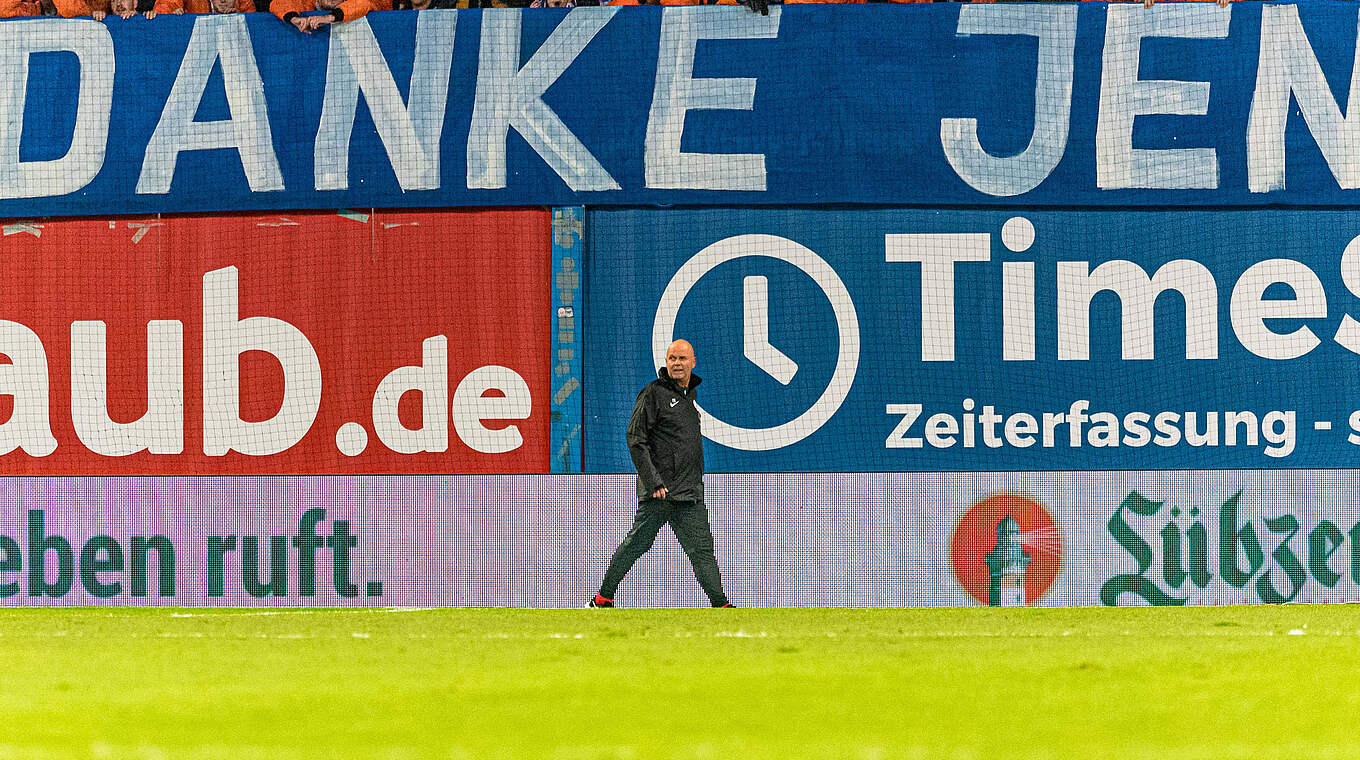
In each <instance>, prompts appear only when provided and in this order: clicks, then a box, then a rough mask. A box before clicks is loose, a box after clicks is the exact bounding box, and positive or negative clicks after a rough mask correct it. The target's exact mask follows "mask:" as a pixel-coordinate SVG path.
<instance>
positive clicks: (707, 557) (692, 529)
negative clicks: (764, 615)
mask: <svg viewBox="0 0 1360 760" xmlns="http://www.w3.org/2000/svg"><path fill="white" fill-rule="evenodd" d="M694 364H695V361H694V347H693V346H691V345H690V344H689V343H688V342H687V341H683V340H677V341H675V342H674V343H672V344H671V345H670V347H669V348H667V349H666V366H664V367H662V368H660V369H659V370H658V371H657V379H655V380H653V381H652V382H650V383H648V384H647V386H646V387H644V388H643V389H642V391H641V392H640V393H638V397H637V403H635V404H634V405H633V416H632V418H631V419H629V420H628V454H629V455H630V456H632V458H633V467H634V468H636V469H637V473H638V480H637V496H638V509H637V515H636V516H635V517H634V518H633V527H632V529H631V530H629V531H628V535H627V536H625V537H624V539H623V543H621V544H619V548H618V549H615V550H614V556H613V557H612V558H610V560H609V569H608V570H606V571H605V574H604V581H603V582H602V583H601V584H600V593H598V594H596V595H595V598H594V599H591V600H590V606H591V607H613V606H614V592H615V590H616V589H618V587H619V583H620V582H621V581H622V580H623V576H625V575H627V574H628V571H629V570H631V569H632V567H633V563H634V562H637V560H638V557H641V556H642V555H643V554H644V553H646V551H647V550H648V549H650V548H652V542H653V541H655V540H656V534H657V532H658V531H660V530H661V526H663V525H665V524H667V523H670V526H671V529H672V530H674V531H675V537H676V538H677V539H679V540H680V547H681V548H682V549H684V550H685V555H686V556H688V557H689V561H690V564H691V565H693V566H694V577H695V578H698V579H699V585H700V586H702V587H703V589H704V593H705V594H707V595H708V601H709V602H710V603H711V604H712V605H713V606H714V607H732V606H733V605H732V604H731V603H730V602H728V601H727V595H726V594H724V593H723V587H722V576H721V575H720V574H719V573H718V560H717V559H716V558H714V556H713V531H712V530H711V529H710V528H709V525H708V508H707V507H706V506H705V505H704V449H703V441H702V439H701V437H700V435H699V410H698V409H697V408H695V406H694V391H695V389H696V388H698V386H699V382H700V378H699V376H698V375H696V374H694Z"/></svg>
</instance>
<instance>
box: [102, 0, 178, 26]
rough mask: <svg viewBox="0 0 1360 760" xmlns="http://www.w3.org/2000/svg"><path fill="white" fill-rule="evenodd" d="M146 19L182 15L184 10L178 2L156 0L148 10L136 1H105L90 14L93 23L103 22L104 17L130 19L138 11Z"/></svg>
mask: <svg viewBox="0 0 1360 760" xmlns="http://www.w3.org/2000/svg"><path fill="white" fill-rule="evenodd" d="M139 10H140V11H141V14H142V15H143V16H145V17H146V18H148V19H152V18H155V17H156V16H157V15H158V14H161V13H173V14H178V13H183V12H184V8H183V7H182V6H181V5H180V0H156V4H155V5H154V6H152V7H150V8H144V7H142V6H140V5H139V4H138V2H137V0H107V4H106V5H105V6H104V7H102V8H100V9H99V10H97V11H93V12H91V14H90V15H91V16H93V17H94V20H95V21H103V20H104V18H105V17H106V16H110V15H113V16H117V17H119V18H121V19H130V18H132V17H133V16H136V15H137V13H138V11H139Z"/></svg>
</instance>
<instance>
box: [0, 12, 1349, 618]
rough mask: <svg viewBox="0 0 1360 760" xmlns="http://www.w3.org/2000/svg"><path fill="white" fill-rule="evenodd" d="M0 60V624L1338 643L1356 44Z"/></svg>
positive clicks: (1120, 22) (349, 45)
mask: <svg viewBox="0 0 1360 760" xmlns="http://www.w3.org/2000/svg"><path fill="white" fill-rule="evenodd" d="M936 6H938V7H936ZM3 24H4V26H3V30H4V31H8V32H12V33H9V34H7V35H0V57H4V60H7V61H9V62H10V63H11V64H12V65H11V66H10V67H9V69H10V70H12V71H15V72H22V76H17V75H16V76H15V77H14V78H12V80H11V82H10V85H9V96H7V97H4V98H0V117H2V118H0V124H7V125H9V126H7V127H5V128H4V129H0V133H3V136H4V145H3V146H0V147H4V148H5V149H4V150H0V216H3V217H4V218H6V219H8V221H7V222H6V223H5V224H4V225H3V233H4V234H3V236H0V277H3V281H4V282H5V283H6V287H5V288H4V289H3V292H0V354H3V355H4V356H5V357H6V359H7V363H4V364H0V404H2V405H3V408H0V451H3V452H4V453H3V454H0V473H3V475H4V476H5V477H4V478H0V490H2V491H3V503H4V504H5V505H6V507H5V509H4V510H0V603H11V604H91V603H120V604H186V605H200V604H228V605H245V604H275V605H350V604H356V605H361V604H367V605H523V606H546V607H559V606H579V605H580V604H582V603H584V601H585V600H586V599H588V598H589V597H590V595H591V594H593V593H594V592H595V590H596V589H597V588H598V586H599V582H600V578H601V576H602V574H603V572H604V568H605V565H606V563H607V562H608V559H609V556H610V553H611V552H612V551H613V549H614V547H615V546H616V545H617V544H618V542H619V540H620V539H622V538H623V536H624V534H625V532H626V531H627V530H628V527H629V525H630V522H631V520H632V517H633V512H634V510H635V509H636V507H637V498H636V494H635V482H634V477H633V461H632V459H631V458H630V456H629V452H628V449H627V447H626V445H625V441H624V428H625V426H626V424H627V421H628V419H629V416H630V414H631V412H632V409H633V406H634V403H635V399H636V397H637V394H638V391H639V390H640V389H641V388H642V387H643V386H644V385H646V384H647V383H648V382H651V381H652V380H654V379H656V377H657V371H658V368H659V367H660V366H661V365H662V364H663V362H664V359H665V352H666V348H667V346H668V345H669V344H670V342H671V341H672V340H674V339H677V338H683V339H687V340H688V341H689V342H691V343H692V344H693V347H694V349H695V352H696V356H697V366H696V368H695V373H696V374H697V375H698V376H700V377H701V378H702V381H701V384H700V385H699V386H697V390H696V393H697V402H698V406H699V407H700V416H701V421H702V430H703V434H704V437H705V443H704V452H705V458H706V468H707V471H708V473H709V476H708V478H707V481H706V502H707V509H708V510H709V515H710V519H711V523H712V527H713V530H714V534H715V537H716V542H717V556H718V561H719V564H720V566H721V567H722V570H723V574H724V579H725V583H726V587H727V591H728V593H729V595H730V596H731V597H732V598H733V600H734V601H736V602H738V603H739V604H742V605H756V606H808V605H822V604H839V605H849V606H893V605H966V604H996V605H1009V604H1015V605H1019V604H1044V605H1095V604H1143V603H1146V604H1216V603H1256V602H1271V603H1273V602H1285V601H1357V600H1360V514H1357V513H1356V512H1355V509H1354V504H1355V503H1356V498H1355V495H1356V493H1355V492H1356V490H1357V488H1360V478H1358V477H1357V476H1356V474H1355V469H1354V464H1355V462H1356V461H1357V459H1356V455H1355V453H1356V451H1357V449H1356V447H1357V446H1360V403H1357V402H1356V401H1355V400H1354V394H1353V393H1352V392H1351V388H1350V386H1351V382H1350V379H1351V377H1352V376H1353V375H1354V372H1353V371H1352V370H1353V369H1354V368H1355V366H1356V362H1357V356H1360V322H1357V318H1360V317H1356V316H1353V314H1355V313H1356V312H1357V304H1358V303H1360V301H1358V299H1360V243H1357V242H1356V241H1358V240H1360V213H1357V212H1355V211H1352V210H1350V208H1349V206H1350V204H1352V203H1354V201H1355V198H1354V189H1355V188H1357V187H1360V174H1357V173H1356V172H1357V169H1356V166H1358V165H1360V164H1357V163H1356V162H1355V161H1354V160H1353V158H1352V156H1356V155H1360V147H1357V146H1355V145H1353V143H1354V139H1353V136H1352V134H1351V133H1352V132H1353V131H1354V130H1353V129H1351V128H1350V127H1349V126H1348V124H1349V123H1350V122H1349V121H1348V120H1347V119H1346V117H1345V116H1344V114H1345V113H1347V112H1348V111H1347V109H1348V103H1349V99H1348V98H1347V97H1346V96H1345V93H1346V92H1347V91H1348V88H1347V86H1346V85H1345V84H1344V83H1345V82H1349V81H1352V79H1353V75H1354V72H1353V71H1352V69H1353V68H1354V65H1353V64H1354V60H1355V50H1356V32H1355V12H1354V10H1353V9H1352V10H1346V9H1345V8H1344V7H1341V6H1334V5H1330V4H1321V3H1318V4H1311V3H1305V4H1299V5H1293V4H1270V5H1264V4H1247V3H1238V4H1234V5H1232V6H1231V7H1229V8H1218V7H1216V6H1215V5H1213V4H1210V3H1158V4H1156V5H1155V6H1154V7H1153V8H1152V9H1150V10H1149V9H1144V8H1142V7H1141V4H1110V5H1106V4H1104V3H1084V4H1080V7H1078V4H1057V3H1052V4H1050V3H1042V4H1040V3H1034V4H1017V5H1009V4H978V5H962V6H956V5H949V4H936V5H930V4H922V5H920V6H891V7H890V6H887V5H874V6H869V5H865V6H845V7H815V6H801V5H800V6H790V7H788V8H778V7H776V8H774V9H773V11H772V12H771V13H770V15H768V16H764V15H759V14H754V13H752V12H751V11H749V10H748V9H746V8H741V7H724V8H712V7H705V8H681V7H668V8H664V9H662V8H622V9H620V8H609V7H604V8H581V9H572V10H568V9H541V10H525V11H522V12H521V11H512V10H508V9H497V10H486V11H477V10H471V11H468V10H462V11H452V10H450V11H422V12H419V13H416V12H405V11H402V12H387V13H382V12H375V13H372V14H369V15H368V16H366V17H365V18H363V19H352V20H349V21H346V22H345V23H343V24H336V25H333V26H332V28H330V29H329V30H323V31H322V32H319V33H317V34H315V35H303V34H302V33H301V32H299V31H297V30H296V29H293V28H292V27H290V26H289V25H288V24H285V23H284V22H282V21H281V20H280V19H277V18H275V17H273V16H271V15H269V14H247V15H246V16H240V15H236V14H228V15H223V16H218V15H212V14H204V15H201V16H194V15H192V14H190V15H186V16H183V17H175V18H169V17H167V18H159V17H158V18H156V19H152V20H147V19H133V20H131V21H123V20H121V19H109V20H108V21H107V22H105V23H100V24H96V23H95V22H93V21H89V20H84V21H74V20H69V19H41V20H30V21H13V22H10V21H6V22H3ZM812 61H816V62H817V64H816V65H810V64H809V62H812ZM828 61H834V62H835V63H834V65H828V64H827V62H828ZM5 146H7V147H5ZM337 208H339V209H340V210H337ZM661 464H667V463H661ZM619 602H620V604H621V605H626V606H695V605H701V604H704V603H705V600H704V598H703V596H702V594H701V593H700V592H699V590H698V587H697V584H696V583H695V582H694V579H693V576H692V573H691V570H690V567H689V562H688V560H687V558H686V557H685V556H684V554H683V552H681V550H680V549H679V547H678V545H677V544H676V542H675V539H674V537H673V536H672V535H671V533H670V532H669V531H663V533H662V536H661V538H660V539H659V540H658V542H657V545H656V547H655V548H654V549H653V550H652V552H650V553H649V554H647V555H646V556H644V557H643V559H642V560H641V561H640V562H639V563H638V565H637V566H636V568H635V569H634V570H633V572H632V573H631V574H630V575H629V576H628V578H627V580H626V581H625V582H624V584H623V586H621V587H620V591H619Z"/></svg>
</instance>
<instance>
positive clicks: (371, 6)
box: [269, 0, 392, 34]
mask: <svg viewBox="0 0 1360 760" xmlns="http://www.w3.org/2000/svg"><path fill="white" fill-rule="evenodd" d="M390 10H392V0H274V1H273V2H271V3H270V4H269V12H270V13H273V14H274V15H275V16H278V17H279V18H280V19H282V20H283V22H284V23H285V24H292V25H293V26H295V27H297V28H298V31H300V32H305V33H307V34H311V33H312V32H314V31H316V30H317V29H320V28H321V27H323V26H325V25H327V24H339V23H342V22H345V21H353V20H355V19H358V18H363V17H364V16H367V15H368V13H369V11H390ZM308 11H327V13H326V15H324V16H303V15H301V14H303V13H306V12H308Z"/></svg>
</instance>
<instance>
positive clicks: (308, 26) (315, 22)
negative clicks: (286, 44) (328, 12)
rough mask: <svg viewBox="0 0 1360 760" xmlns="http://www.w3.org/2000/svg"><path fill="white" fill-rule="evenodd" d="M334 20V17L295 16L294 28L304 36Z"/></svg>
mask: <svg viewBox="0 0 1360 760" xmlns="http://www.w3.org/2000/svg"><path fill="white" fill-rule="evenodd" d="M334 20H335V18H334V17H332V16H294V17H293V26H295V27H297V28H298V31H300V32H302V33H303V34H311V33H312V32H315V31H316V30H317V29H320V28H321V27H323V26H325V25H326V24H329V23H331V22H332V21H334Z"/></svg>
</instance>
